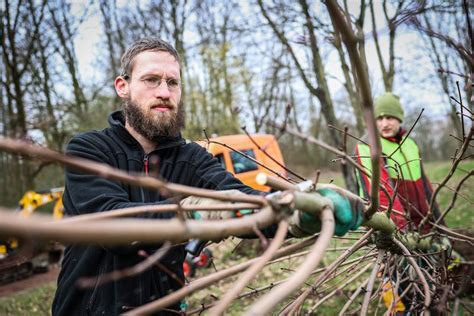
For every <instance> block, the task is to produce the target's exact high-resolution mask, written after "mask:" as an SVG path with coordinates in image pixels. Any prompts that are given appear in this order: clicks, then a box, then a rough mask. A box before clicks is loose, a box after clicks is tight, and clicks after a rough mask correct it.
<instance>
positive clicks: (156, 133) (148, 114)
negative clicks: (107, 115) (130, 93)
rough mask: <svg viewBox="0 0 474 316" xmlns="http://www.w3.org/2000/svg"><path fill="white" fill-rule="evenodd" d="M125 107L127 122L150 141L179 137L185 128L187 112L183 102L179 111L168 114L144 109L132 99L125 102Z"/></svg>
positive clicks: (173, 109) (173, 110)
mask: <svg viewBox="0 0 474 316" xmlns="http://www.w3.org/2000/svg"><path fill="white" fill-rule="evenodd" d="M123 107H124V113H125V120H126V122H127V123H128V124H129V125H130V126H131V127H132V128H133V129H134V130H135V131H137V132H138V133H139V134H141V135H142V136H143V137H145V138H146V139H148V140H150V141H156V140H158V139H160V138H163V137H165V138H174V137H177V136H178V135H179V133H180V132H181V130H182V129H183V128H184V118H185V110H184V104H183V103H182V102H180V103H179V104H178V107H177V109H176V107H175V108H172V109H169V110H168V111H167V112H154V111H153V110H151V108H150V109H148V110H145V109H142V108H141V107H140V106H139V105H138V104H137V103H135V102H133V101H132V100H130V99H126V100H125V102H124V106H123Z"/></svg>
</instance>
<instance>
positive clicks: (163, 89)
mask: <svg viewBox="0 0 474 316" xmlns="http://www.w3.org/2000/svg"><path fill="white" fill-rule="evenodd" d="M155 97H156V98H157V99H169V98H170V97H171V93H170V90H169V89H168V84H167V83H166V81H165V80H161V82H160V84H159V85H158V87H156V88H155Z"/></svg>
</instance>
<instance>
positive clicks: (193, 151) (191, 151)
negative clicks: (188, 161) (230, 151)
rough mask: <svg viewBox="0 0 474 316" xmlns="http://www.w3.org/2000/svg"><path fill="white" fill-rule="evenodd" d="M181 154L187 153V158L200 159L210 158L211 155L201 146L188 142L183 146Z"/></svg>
mask: <svg viewBox="0 0 474 316" xmlns="http://www.w3.org/2000/svg"><path fill="white" fill-rule="evenodd" d="M181 148H182V149H181V152H183V153H186V154H187V156H188V155H189V156H192V157H196V158H197V157H200V156H204V155H205V156H209V155H210V154H209V153H208V152H207V150H206V149H205V148H204V147H202V146H201V145H199V144H198V143H196V142H192V141H191V142H186V144H183V145H182V146H181Z"/></svg>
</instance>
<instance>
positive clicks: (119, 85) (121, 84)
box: [114, 76, 130, 99]
mask: <svg viewBox="0 0 474 316" xmlns="http://www.w3.org/2000/svg"><path fill="white" fill-rule="evenodd" d="M114 87H115V91H116V92H117V95H118V96H119V97H121V98H122V99H127V98H128V97H129V94H130V91H129V86H128V81H127V80H125V78H124V77H122V76H118V77H117V78H115V81H114Z"/></svg>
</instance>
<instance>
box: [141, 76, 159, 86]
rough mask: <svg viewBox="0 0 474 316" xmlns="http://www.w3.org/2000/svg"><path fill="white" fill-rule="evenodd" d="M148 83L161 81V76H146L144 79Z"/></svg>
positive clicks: (153, 83)
mask: <svg viewBox="0 0 474 316" xmlns="http://www.w3.org/2000/svg"><path fill="white" fill-rule="evenodd" d="M143 80H144V81H145V82H146V83H148V84H152V85H155V84H157V83H159V82H160V81H161V79H160V78H158V77H148V78H145V79H143Z"/></svg>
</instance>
